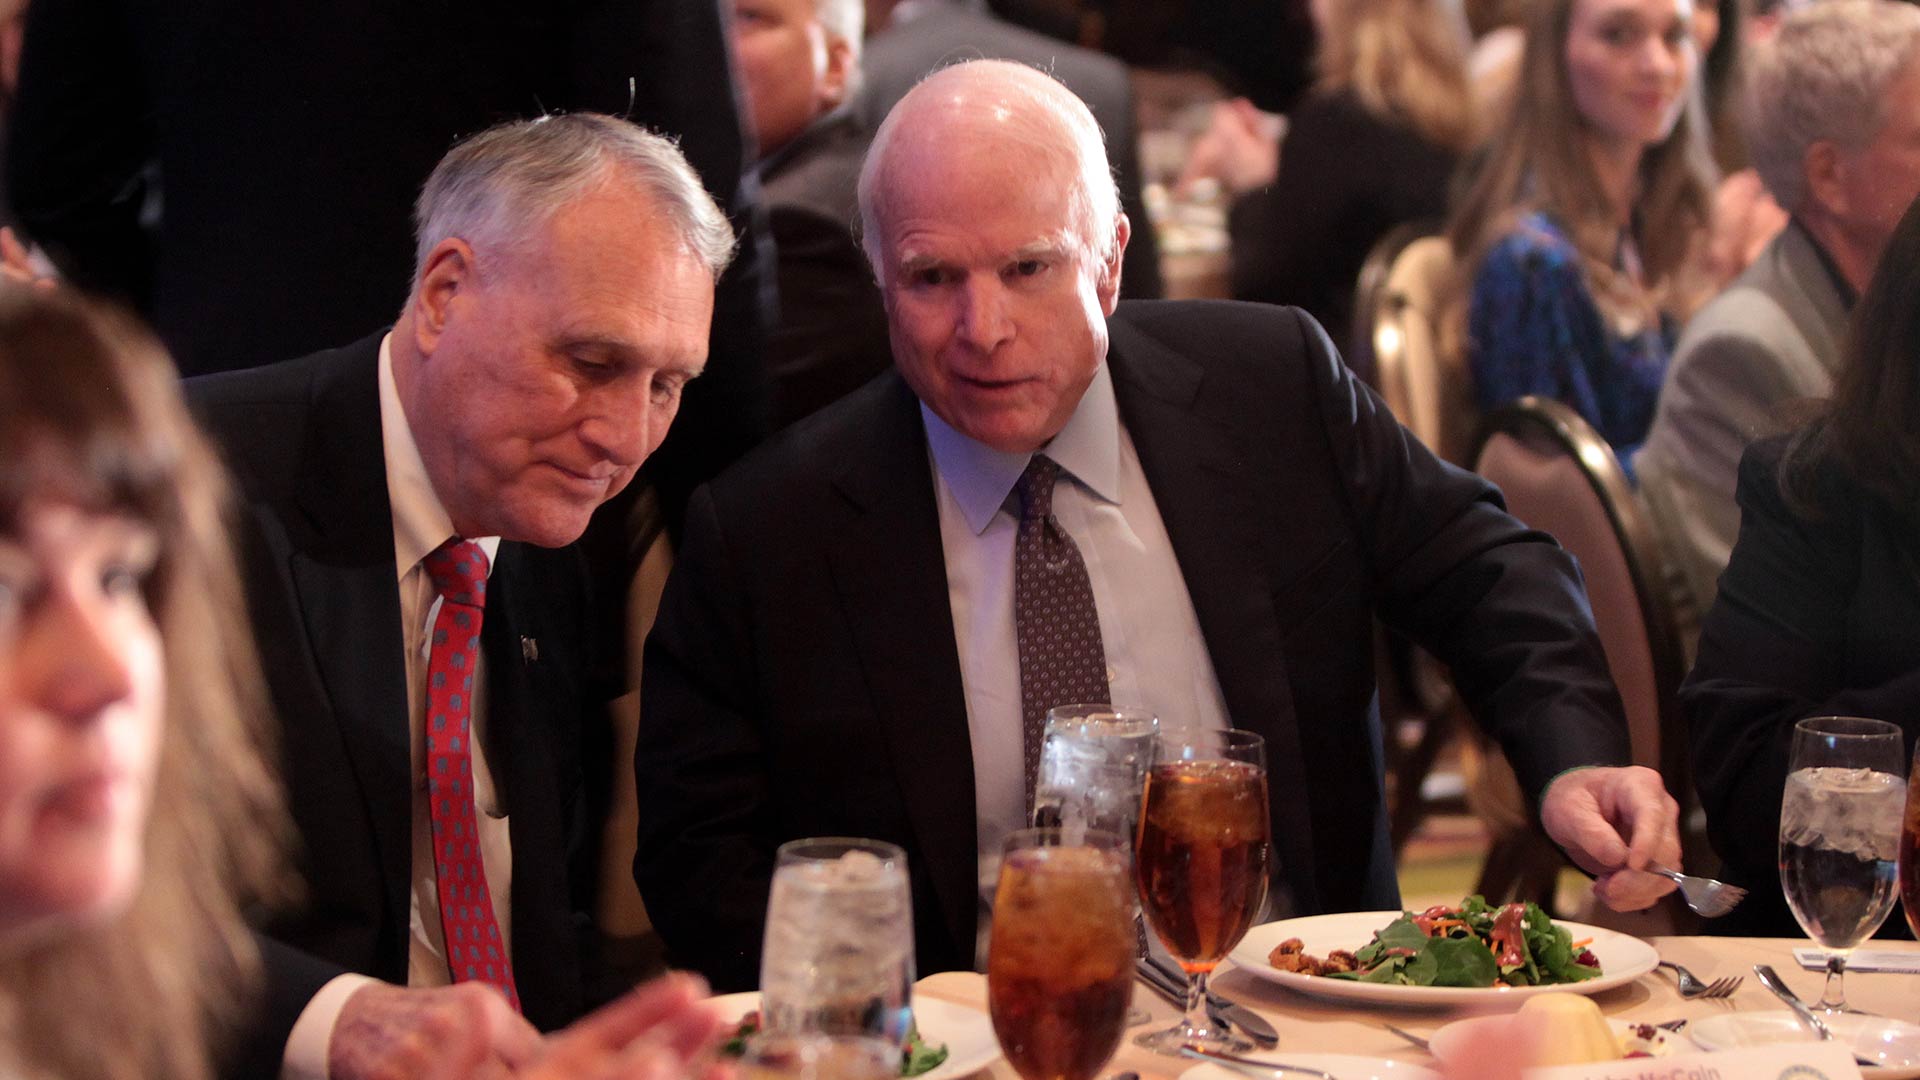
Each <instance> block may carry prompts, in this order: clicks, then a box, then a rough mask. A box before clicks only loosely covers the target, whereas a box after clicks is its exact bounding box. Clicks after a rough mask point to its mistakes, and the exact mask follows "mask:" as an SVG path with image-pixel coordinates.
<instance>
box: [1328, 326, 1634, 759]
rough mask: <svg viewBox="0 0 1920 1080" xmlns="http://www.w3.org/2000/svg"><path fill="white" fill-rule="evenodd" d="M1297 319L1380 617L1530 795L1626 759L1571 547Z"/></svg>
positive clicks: (1617, 710)
mask: <svg viewBox="0 0 1920 1080" xmlns="http://www.w3.org/2000/svg"><path fill="white" fill-rule="evenodd" d="M1301 322H1302V324H1303V325H1304V326H1305V327H1306V328H1307V335H1306V336H1307V339H1308V347H1307V355H1308V356H1309V364H1310V368H1311V370H1312V372H1313V376H1314V380H1315V382H1316V384H1317V385H1316V389H1317V391H1318V394H1317V401H1318V402H1319V405H1320V410H1321V414H1320V419H1321V422H1322V424H1323V425H1324V427H1325V431H1326V437H1327V448H1328V452H1329V454H1330V455H1331V458H1332V460H1333V461H1334V463H1335V467H1336V468H1337V469H1338V471H1339V479H1340V487H1341V489H1342V490H1343V491H1344V492H1345V495H1346V498H1347V506H1346V510H1347V512H1348V513H1349V514H1350V515H1351V516H1352V517H1353V519H1354V526H1355V533H1356V534H1357V535H1358V536H1359V537H1360V538H1361V540H1362V542H1363V543H1364V544H1366V545H1367V549H1368V550H1367V559H1368V562H1369V566H1370V571H1371V574H1370V576H1371V579H1372V581H1373V588H1374V589H1375V592H1376V597H1375V599H1376V605H1377V608H1378V610H1379V612H1380V615H1381V618H1382V619H1383V620H1384V621H1385V622H1386V623H1387V625H1389V626H1391V627H1393V628H1394V629H1396V630H1399V631H1401V632H1402V633H1404V634H1406V635H1407V636H1408V637H1409V638H1411V639H1412V640H1414V641H1415V642H1418V643H1419V644H1420V645H1421V646H1422V647H1424V648H1426V649H1427V650H1428V651H1430V652H1432V653H1433V654H1434V656H1435V657H1437V658H1438V659H1440V660H1441V661H1442V662H1443V663H1445V664H1446V665H1447V666H1448V667H1449V668H1450V669H1451V670H1452V673H1453V678H1454V683H1455V685H1456V686H1457V687H1458V688H1459V691H1460V693H1461V696H1462V698H1463V699H1464V700H1465V701H1466V703H1467V704H1468V706H1469V707H1470V708H1471V709H1472V711H1473V714H1474V716H1475V718H1476V719H1478V720H1479V722H1480V723H1481V724H1482V725H1483V726H1484V727H1486V728H1487V730H1488V731H1489V732H1490V733H1491V734H1493V735H1494V736H1495V737H1496V738H1498V739H1499V741H1500V744H1501V746H1502V748H1503V749H1505V751H1506V753H1507V756H1508V758H1509V760H1511V761H1512V763H1513V766H1514V769H1515V771H1516V772H1517V773H1518V775H1519V776H1520V778H1521V781H1522V783H1523V785H1524V787H1525V790H1526V791H1528V792H1529V793H1530V794H1531V795H1533V796H1538V795H1539V793H1540V792H1541V790H1542V789H1543V788H1544V787H1545V786H1546V784H1547V783H1548V781H1550V780H1552V778H1553V777H1555V776H1557V775H1558V774H1559V773H1560V772H1562V771H1564V770H1566V769H1569V768H1574V767H1577V766H1581V765H1618V764H1625V763H1626V762H1627V761H1628V760H1629V756H1628V743H1627V728H1626V721H1625V718H1624V716H1623V713H1622V710H1621V705H1620V696H1619V692H1618V691H1617V690H1615V688H1614V686H1613V681H1612V677H1611V675H1610V674H1609V672H1608V669H1607V662H1606V655H1605V653H1604V652H1603V651H1602V649H1601V645H1600V638H1599V632H1598V631H1597V630H1596V629H1595V627H1594V622H1593V613H1592V609H1591V608H1590V607H1589V606H1588V603H1587V597H1586V591H1585V587H1584V586H1583V585H1582V583H1581V580H1580V574H1579V571H1578V569H1577V568H1576V566H1575V565H1574V562H1573V559H1572V557H1571V556H1569V555H1568V554H1567V553H1566V552H1565V551H1564V550H1562V549H1561V547H1560V546H1559V545H1558V544H1557V543H1555V542H1554V540H1553V538H1552V537H1550V536H1548V535H1547V534H1545V533H1542V532H1539V531H1536V530H1533V529H1529V528H1527V527H1526V526H1525V525H1523V524H1522V523H1521V522H1519V521H1518V520H1516V519H1515V518H1513V517H1512V516H1511V515H1510V514H1508V513H1507V512H1506V508H1505V504H1504V503H1503V502H1502V501H1501V498H1500V493H1499V491H1498V490H1497V489H1495V488H1494V487H1493V486H1492V485H1490V484H1488V483H1487V482H1486V481H1484V480H1482V479H1480V478H1479V477H1477V476H1475V475H1473V474H1472V473H1468V472H1466V471H1464V470H1461V469H1458V468H1455V467H1454V466H1452V465H1449V464H1447V463H1446V462H1443V461H1441V460H1440V459H1439V458H1437V457H1435V456H1434V455H1433V453H1432V452H1431V451H1429V450H1428V449H1427V448H1426V447H1425V446H1423V445H1421V443H1420V442H1419V440H1417V439H1415V438H1414V437H1413V436H1412V435H1411V434H1410V433H1408V432H1407V430H1406V429H1405V428H1402V427H1401V426H1400V424H1399V423H1398V422H1397V421H1395V420H1394V418H1393V416H1392V415H1391V414H1390V413H1389V412H1388V411H1387V408H1386V405H1385V404H1384V403H1383V402H1382V401H1381V400H1380V398H1379V396H1378V395H1376V394H1375V393H1374V392H1373V391H1372V390H1371V389H1369V388H1368V387H1366V386H1365V385H1363V384H1361V383H1360V381H1359V380H1358V379H1356V378H1355V377H1354V376H1353V374H1352V372H1350V371H1348V370H1347V368H1346V367H1345V365H1343V364H1341V363H1340V361H1339V358H1338V357H1337V355H1335V354H1334V352H1333V346H1332V344H1331V343H1330V342H1329V341H1328V340H1327V338H1326V335H1325V333H1324V332H1322V331H1320V330H1319V328H1318V327H1317V326H1316V325H1314V324H1313V323H1312V322H1311V320H1307V319H1304V318H1303V319H1302V320H1301Z"/></svg>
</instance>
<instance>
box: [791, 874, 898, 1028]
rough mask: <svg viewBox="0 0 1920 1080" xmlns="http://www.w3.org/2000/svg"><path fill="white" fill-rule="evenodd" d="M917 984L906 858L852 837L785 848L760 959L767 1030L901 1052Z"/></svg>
mask: <svg viewBox="0 0 1920 1080" xmlns="http://www.w3.org/2000/svg"><path fill="white" fill-rule="evenodd" d="M913 977H914V972H913V904H912V901H911V899H910V895H909V892H908V888H907V856H906V853H905V852H903V851H901V850H900V848H898V847H897V846H895V845H893V844H888V843H884V842H881V841H878V840H860V839H853V838H848V837H823V838H816V839H808V840H794V841H790V842H788V843H786V844H782V845H781V846H780V850H779V853H778V855H777V856H776V859H775V865H774V871H773V891H772V894H771V895H770V896H769V898H768V902H767V933H766V942H765V948H764V949H763V950H762V953H761V959H760V1016H761V1025H762V1029H763V1030H764V1031H767V1032H770V1033H774V1034H781V1035H830V1036H852V1037H875V1038H880V1039H884V1040H887V1041H889V1042H890V1043H891V1044H892V1045H893V1046H894V1047H896V1048H898V1047H901V1046H903V1045H905V1043H906V1039H907V1030H908V1027H909V1025H910V1024H911V1023H912V1004H913V1003H912V993H913Z"/></svg>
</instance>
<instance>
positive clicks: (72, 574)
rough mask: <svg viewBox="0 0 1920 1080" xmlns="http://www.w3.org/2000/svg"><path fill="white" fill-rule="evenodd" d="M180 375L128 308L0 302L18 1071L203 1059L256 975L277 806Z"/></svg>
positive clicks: (3, 653)
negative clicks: (248, 915)
mask: <svg viewBox="0 0 1920 1080" xmlns="http://www.w3.org/2000/svg"><path fill="white" fill-rule="evenodd" d="M174 382H175V375H174V372H173V368H172V365H171V364H170V363H169V362H168V361H167V360H166V358H165V356H164V355H163V354H162V353H161V352H160V350H159V347H158V346H157V345H156V344H155V343H154V341H153V339H152V338H151V337H149V336H148V335H147V334H146V333H144V332H143V331H140V330H138V329H136V328H135V327H134V326H133V325H131V324H130V323H129V322H126V321H122V320H121V319H119V318H116V317H113V316H110V315H107V314H104V313H102V312H101V311H98V310H96V309H94V308H91V307H89V306H87V305H85V304H83V303H81V302H79V301H76V300H73V299H70V298H66V297H62V296H59V295H57V294H53V293H40V292H29V291H28V290H14V291H10V292H8V293H6V294H4V295H0V1075H5V1076H9V1077H16V1076H17V1077H35V1078H37V1077H60V1078H62V1080H86V1078H94V1077H98V1078H103V1080H105V1078H122V1077H124V1078H134V1077H141V1078H161V1080H185V1078H200V1077H205V1076H208V1075H210V1074H211V1067H212V1063H211V1061H210V1054H209V1047H212V1046H215V1045H217V1044H219V1043H220V1042H221V1041H222V1040H223V1038H224V1032H225V1030H226V1029H227V1028H228V1027H229V1026H230V1025H232V1024H236V1023H239V1022H241V1021H242V1014H243V1008H244V1005H245V1003H246V1002H247V1001H249V1000H250V997H251V989H252V987H253V986H254V984H255V978H256V970H257V966H258V960H257V956H256V953H255V950H254V946H253V940H252V938H251V937H250V935H249V934H248V932H247V929H246V926H245V923H244V922H243V921H242V919H241V914H240V904H241V902H242V900H243V899H245V898H250V897H258V896H261V895H263V893H264V892H265V891H267V890H268V888H269V887H270V886H271V884H272V883H273V882H274V881H276V880H277V867H278V859H277V850H278V842H279V840H280V837H281V829H280V828H279V827H278V823H279V822H280V809H279V805H278V797H277V794H276V789H275V785H274V783H273V780H272V778H271V776H270V774H269V772H268V770H267V768H266V767H265V766H264V765H263V763H262V762H263V757H262V754H261V750H260V745H259V742H258V738H259V734H258V731H257V730H256V725H255V721H256V719H257V718H258V717H259V716H260V701H261V698H260V695H259V693H258V689H257V686H256V676H255V674H254V665H253V658H252V650H251V645H250V643H249V642H248V640H247V639H246V638H245V637H244V636H243V635H244V627H245V625H246V622H245V620H244V618H242V617H241V616H240V600H239V592H238V588H237V585H236V578H235V575H234V570H233V566H232V564H231V560H230V557H229V556H228V554H227V550H226V547H225V543H224V539H223V532H222V522H221V520H220V513H221V509H220V508H221V500H222V494H223V493H222V484H221V481H220V475H219V472H218V469H217V468H216V466H215V464H214V459H213V457H212V455H211V453H210V452H209V451H208V449H207V447H206V446H205V445H204V444H203V443H202V441H201V440H200V438H199V437H198V435H197V434H195V432H194V429H193V428H192V426H191V424H190V423H189V422H188V420H187V416H186V412H185V410H184V408H183V407H182V405H181V404H180V400H179V395H178V393H177V391H176V390H175V388H174ZM163 642H164V647H163V644H162V643H163Z"/></svg>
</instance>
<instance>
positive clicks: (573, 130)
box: [413, 112, 735, 284]
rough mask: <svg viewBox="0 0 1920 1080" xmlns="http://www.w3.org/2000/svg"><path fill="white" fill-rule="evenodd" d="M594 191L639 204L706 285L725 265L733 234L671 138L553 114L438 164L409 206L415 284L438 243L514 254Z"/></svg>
mask: <svg viewBox="0 0 1920 1080" xmlns="http://www.w3.org/2000/svg"><path fill="white" fill-rule="evenodd" d="M603 185H612V186H615V187H620V188H628V189H631V190H632V191H633V192H635V193H637V194H639V195H641V196H643V197H645V198H647V199H649V200H650V201H651V203H652V205H653V206H654V207H656V208H658V209H659V211H660V212H661V214H662V216H663V217H664V218H665V219H666V222H667V225H668V227H669V228H671V229H672V230H673V231H674V232H675V233H677V234H678V239H679V241H680V243H681V244H682V245H683V246H684V247H685V248H686V250H687V251H688V252H689V253H691V254H692V255H693V256H694V257H696V258H697V259H699V260H700V262H701V264H702V265H704V266H705V267H706V268H707V271H708V272H709V273H710V274H712V275H713V277H714V278H715V279H718V278H719V276H720V274H721V273H722V272H723V271H725V270H726V268H727V264H728V263H730V262H731V261H732V260H733V252H734V243H735V241H734V235H733V228H732V227H731V226H730V225H728V224H727V218H726V215H725V214H722V213H721V212H720V207H719V206H717V205H715V203H714V201H713V196H711V195H709V194H708V193H707V190H706V188H705V187H703V186H702V185H701V183H700V177H699V176H698V175H697V174H696V173H695V172H694V171H693V167H692V166H691V165H688V164H687V159H686V158H685V157H684V156H682V155H681V153H680V151H679V149H678V148H677V147H675V146H674V144H673V142H672V141H671V140H668V139H666V138H663V137H661V136H659V135H655V134H654V133H652V132H650V131H648V130H646V129H645V128H642V127H640V126H639V125H637V124H634V123H632V122H630V121H627V120H622V119H620V118H619V117H615V116H606V115H603V114H601V113H585V112H582V113H563V114H555V115H551V116H542V117H539V118H538V119H534V120H516V121H512V122H510V123H505V124H500V125H498V126H496V127H492V128H488V129H487V130H486V131H483V132H481V133H480V134H478V135H475V136H473V137H472V138H470V139H467V140H465V141H463V142H461V143H460V144H459V145H457V146H455V147H454V148H453V149H452V150H449V151H448V152H447V155H446V156H445V157H443V158H441V159H440V164H438V165H436V166H434V170H433V174H432V175H431V176H429V177H427V183H426V186H425V187H423V188H421V190H420V199H419V202H418V203H416V204H415V206H414V269H413V275H414V281H415V283H416V284H417V283H418V282H419V280H420V275H421V274H422V273H423V272H424V271H425V269H426V264H427V258H428V256H430V255H431V254H432V253H433V250H434V248H436V247H438V246H439V245H440V244H441V243H442V242H444V241H445V240H447V239H448V238H450V237H456V236H457V237H459V238H460V239H462V240H465V241H466V242H467V243H469V244H471V245H473V246H474V247H475V248H487V249H490V250H496V251H506V252H509V253H511V252H515V251H519V250H522V249H523V248H524V246H525V245H526V244H527V243H528V242H529V241H530V240H531V239H532V237H533V235H534V233H535V232H536V231H537V230H538V229H539V228H541V227H542V226H544V225H546V223H547V222H548V221H550V220H551V219H552V218H553V215H554V214H555V213H556V212H557V211H559V210H560V209H561V208H562V207H564V206H566V205H567V204H568V203H570V202H572V201H573V200H575V199H578V198H580V197H582V196H584V195H586V194H588V193H589V192H592V191H595V190H597V189H599V188H600V187H602V186H603Z"/></svg>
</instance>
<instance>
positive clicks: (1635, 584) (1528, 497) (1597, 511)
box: [1472, 396, 1692, 902]
mask: <svg viewBox="0 0 1920 1080" xmlns="http://www.w3.org/2000/svg"><path fill="white" fill-rule="evenodd" d="M1474 469H1475V471H1477V472H1479V473H1480V475H1481V476H1483V477H1485V478H1486V479H1487V480H1489V481H1491V482H1492V483H1493V484H1495V485H1496V486H1498V487H1499V488H1500V490H1501V491H1502V493H1504V494H1505V496H1506V500H1507V509H1508V511H1509V512H1511V513H1512V514H1513V515H1514V516H1515V517H1517V518H1519V519H1520V520H1521V521H1524V522H1526V523H1527V524H1528V525H1530V526H1532V527H1533V528H1536V529H1539V530H1541V531H1543V532H1546V533H1548V534H1550V535H1551V536H1553V538H1554V539H1556V540H1558V541H1559V542H1560V545H1561V546H1562V547H1564V548H1566V549H1567V551H1568V552H1570V553H1571V554H1572V555H1573V557H1574V558H1575V559H1576V560H1578V561H1579V564H1580V570H1581V574H1582V576H1583V577H1584V578H1585V581H1586V588H1587V596H1588V598H1589V601H1590V602H1591V604H1592V606H1593V615H1594V621H1595V623H1596V625H1597V626H1598V628H1599V632H1600V643H1601V646H1602V648H1604V649H1605V651H1606V656H1607V665H1608V667H1609V668H1611V669H1612V672H1613V679H1614V683H1615V685H1616V686H1618V687H1619V689H1620V696H1621V700H1622V702H1623V704H1624V705H1625V707H1626V714H1627V726H1628V730H1629V734H1630V738H1631V745H1632V753H1633V760H1634V763H1635V764H1639V765H1646V766H1648V767H1650V768H1654V769H1657V770H1659V772H1660V775H1661V778H1662V779H1663V780H1664V781H1665V783H1666V787H1667V790H1668V791H1669V792H1670V793H1672V795H1673V797H1674V798H1675V799H1676V800H1677V801H1679V803H1680V804H1681V805H1682V806H1683V807H1684V806H1686V805H1687V803H1688V800H1689V796H1690V793H1691V790H1692V783H1691V780H1690V778H1689V775H1688V767H1687V758H1686V728H1685V721H1684V719H1683V718H1682V717H1681V714H1680V709H1679V703H1678V690H1679V688H1680V681H1681V679H1682V678H1683V677H1684V676H1685V674H1686V662H1685V658H1684V654H1683V652H1682V647H1681V641H1680V634H1679V629H1678V623H1677V620H1676V614H1675V611H1674V607H1673V599H1672V595H1671V594H1670V593H1669V592H1668V590H1667V589H1666V588H1665V587H1664V584H1663V583H1664V582H1665V580H1666V578H1665V570H1664V567H1663V564H1662V558H1661V554H1660V549H1659V545H1658V541H1657V539H1656V537H1655V535H1654V531H1653V524H1652V521H1651V520H1650V519H1649V517H1648V515H1647V513H1646V511H1645V509H1644V508H1643V507H1642V506H1641V504H1640V501H1639V498H1638V496H1636V495H1635V494H1634V492H1633V489H1632V487H1631V486H1630V485H1629V483H1628V481H1627V477H1626V473H1625V472H1624V471H1623V470H1622V469H1621V467H1620V461H1619V459H1618V458H1616V457H1615V456H1614V453H1613V450H1612V448H1611V447H1609V446H1608V445H1607V442H1606V440H1604V439H1602V438H1601V437H1600V435H1599V434H1598V433H1597V432H1595V431H1594V430H1593V428H1592V427H1591V426H1590V425H1589V424H1588V423H1587V422H1586V421H1585V420H1583V419H1581V418H1580V416H1579V415H1578V414H1577V413H1575V412H1574V411H1573V410H1572V409H1570V408H1568V407H1567V406H1565V405H1563V404H1561V403H1560V402H1558V401H1552V400H1549V399H1546V398H1540V397H1533V396H1529V397H1524V398H1521V399H1520V400H1519V401H1518V402H1515V403H1514V404H1512V405H1510V406H1507V407H1505V408H1502V409H1499V410H1496V411H1495V412H1493V413H1492V414H1491V415H1489V416H1488V417H1487V418H1486V422H1485V423H1484V424H1483V425H1482V429H1481V435H1480V439H1479V447H1478V449H1477V450H1476V452H1475V454H1474ZM1496 755H1497V752H1496ZM1490 768H1491V772H1490V773H1489V778H1483V780H1482V782H1481V783H1479V784H1477V785H1475V786H1474V793H1473V798H1472V801H1474V802H1475V803H1476V809H1477V810H1484V809H1485V808H1484V807H1483V806H1481V805H1479V804H1480V803H1481V802H1482V801H1483V800H1491V801H1495V802H1498V801H1508V802H1509V805H1510V806H1511V807H1518V808H1519V814H1518V815H1517V817H1518V820H1517V821H1516V820H1513V815H1511V814H1509V815H1507V820H1505V821H1503V822H1500V824H1504V825H1506V826H1507V827H1506V829H1505V830H1504V831H1503V832H1501V833H1499V834H1497V835H1496V839H1495V843H1494V850H1493V851H1491V852H1489V854H1488V859H1487V866H1486V869H1485V870H1483V872H1482V880H1481V884H1482V885H1483V886H1484V887H1486V888H1488V889H1491V890H1493V892H1490V893H1489V898H1490V899H1491V897H1492V895H1493V893H1494V892H1501V891H1505V890H1506V889H1508V888H1517V889H1519V890H1520V892H1519V893H1518V894H1517V895H1519V896H1520V897H1521V898H1526V899H1536V900H1538V899H1541V898H1542V896H1545V897H1547V898H1550V897H1551V895H1552V883H1553V881H1554V879H1555V878H1556V877H1557V876H1558V870H1559V867H1560V865H1561V863H1562V857H1561V855H1560V853H1559V851H1558V849H1557V848H1554V847H1553V846H1552V845H1551V843H1550V842H1549V841H1547V840H1546V838H1545V835H1544V834H1543V833H1540V832H1539V829H1538V826H1537V825H1536V824H1534V822H1533V820H1532V814H1531V813H1530V812H1529V811H1528V810H1527V809H1526V807H1525V804H1524V802H1523V801H1522V800H1521V799H1520V795H1519V790H1518V786H1517V784H1515V783H1514V782H1513V781H1512V779H1511V777H1512V772H1511V770H1507V769H1506V766H1505V762H1504V760H1500V761H1498V762H1497V763H1496V764H1492V765H1491V766H1490ZM1503 770H1504V772H1505V775H1504V777H1503V778H1502V779H1503V780H1504V782H1505V783H1506V784H1507V785H1509V788H1508V790H1507V791H1506V792H1504V793H1500V792H1496V791H1494V790H1492V789H1495V788H1497V787H1498V786H1499V781H1495V780H1492V779H1490V778H1491V777H1494V776H1498V775H1499V774H1500V773H1501V771H1503ZM1503 796H1504V798H1503ZM1483 816H1492V815H1487V814H1485V813H1483ZM1489 824H1490V825H1494V824H1495V823H1494V822H1493V821H1489ZM1542 849H1544V850H1542ZM1689 854H1692V853H1691V852H1690V853H1689ZM1690 861H1691V860H1690ZM1490 879H1491V880H1490ZM1543 888H1544V890H1545V891H1544V893H1541V892H1539V890H1541V889H1543ZM1527 893H1534V894H1535V895H1526V894H1527ZM1543 902H1544V901H1543Z"/></svg>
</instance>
